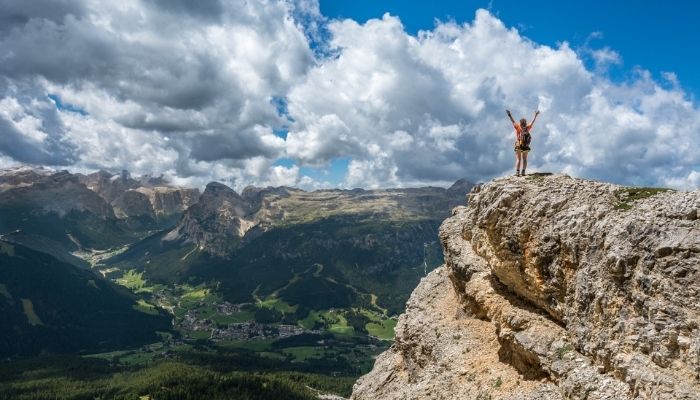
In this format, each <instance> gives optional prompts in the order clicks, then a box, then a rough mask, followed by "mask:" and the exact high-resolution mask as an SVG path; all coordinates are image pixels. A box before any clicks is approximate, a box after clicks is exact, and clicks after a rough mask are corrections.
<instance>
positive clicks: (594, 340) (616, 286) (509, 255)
mask: <svg viewBox="0 0 700 400" xmlns="http://www.w3.org/2000/svg"><path fill="white" fill-rule="evenodd" d="M699 213H700V190H696V191H693V192H677V191H670V190H661V189H649V188H629V187H622V186H617V185H612V184H608V183H601V182H594V181H586V180H580V179H573V178H570V177H568V176H565V175H548V176H545V175H534V176H529V177H525V178H522V177H521V178H516V177H508V178H501V179H497V180H495V181H492V182H490V183H488V184H485V185H483V186H477V187H475V188H474V189H473V191H472V192H471V194H470V195H469V204H468V206H467V207H457V208H456V209H455V210H454V211H453V216H452V217H450V218H448V219H447V220H446V221H445V222H444V223H443V224H442V227H441V229H440V239H441V241H442V243H443V248H444V255H445V265H444V266H443V267H440V268H438V269H437V270H436V271H434V272H433V273H431V274H430V275H429V276H428V277H427V278H425V279H424V280H423V281H422V282H421V284H420V285H419V286H418V287H417V288H416V290H415V291H414V293H413V295H412V296H411V299H410V300H409V302H408V304H407V308H406V313H405V314H404V315H402V316H401V317H400V319H399V323H398V325H397V327H396V338H395V343H394V344H393V346H392V347H391V349H390V350H388V351H387V352H385V353H384V354H382V355H381V356H380V357H379V358H378V359H377V362H376V363H375V366H374V369H373V370H372V372H370V373H369V374H368V375H366V376H364V377H363V378H361V379H360V380H359V381H358V383H357V384H356V386H355V388H354V392H353V397H352V398H353V399H358V400H359V399H375V398H382V399H401V398H411V399H419V398H420V399H423V398H425V399H437V398H440V399H462V398H491V399H698V398H700V279H699V278H700V219H699Z"/></svg>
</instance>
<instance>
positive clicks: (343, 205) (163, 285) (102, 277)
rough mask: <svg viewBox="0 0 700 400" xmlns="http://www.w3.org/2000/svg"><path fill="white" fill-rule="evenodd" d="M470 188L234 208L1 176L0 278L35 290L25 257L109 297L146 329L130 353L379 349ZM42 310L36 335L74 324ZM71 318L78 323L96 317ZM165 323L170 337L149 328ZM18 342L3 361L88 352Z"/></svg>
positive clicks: (162, 191)
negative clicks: (156, 349)
mask: <svg viewBox="0 0 700 400" xmlns="http://www.w3.org/2000/svg"><path fill="white" fill-rule="evenodd" d="M471 186H472V184H470V183H468V182H466V181H463V180H462V181H458V182H456V183H455V184H454V185H453V186H452V187H450V188H448V189H444V188H437V187H426V188H413V189H384V190H363V189H353V190H338V189H333V190H317V191H313V192H306V191H303V190H300V189H295V188H289V187H267V188H256V187H248V188H245V189H244V190H243V191H242V192H241V193H240V194H239V193H237V192H236V191H234V190H233V189H231V188H229V187H228V186H226V185H224V184H222V183H219V182H212V183H210V184H208V185H207V186H206V188H205V190H204V191H203V192H202V193H201V194H200V192H199V190H198V189H196V188H183V187H176V186H173V185H171V184H169V183H168V182H166V181H165V180H164V179H163V178H162V177H149V176H146V177H132V176H131V175H130V174H129V173H128V172H127V171H122V172H120V173H116V174H112V173H108V172H105V171H98V172H95V173H91V174H72V173H69V172H67V171H51V170H47V169H42V168H31V167H18V168H11V169H6V170H2V171H0V234H1V235H2V237H1V239H2V240H3V241H4V243H5V246H11V247H12V248H13V249H20V250H15V251H14V253H13V254H15V255H14V256H9V253H7V254H5V257H4V258H3V259H2V264H1V265H2V268H3V269H4V270H7V271H10V270H12V271H14V272H13V278H12V279H13V282H15V283H13V285H19V283H18V282H20V281H21V282H22V284H21V285H23V287H26V288H31V287H35V288H37V287H39V286H40V279H37V276H36V275H37V274H39V275H41V271H40V270H36V269H31V268H29V267H26V266H25V265H24V264H26V262H25V261H26V259H27V257H25V256H19V257H18V256H16V254H32V257H35V258H37V259H41V260H42V261H41V262H42V263H43V264H46V265H52V266H56V267H53V268H54V269H55V271H63V272H62V273H61V274H63V275H66V276H69V275H70V274H68V272H70V273H71V274H73V275H75V274H78V275H75V276H78V277H81V279H83V280H85V281H86V282H95V284H96V285H98V286H99V287H101V288H105V289H103V290H102V291H103V292H107V291H111V292H110V293H112V292H113V294H112V296H113V297H115V296H117V297H118V296H120V295H123V296H124V297H123V298H121V300H119V301H121V302H123V303H124V304H130V305H131V308H130V310H131V311H135V312H140V313H141V314H143V315H140V316H139V317H141V318H145V319H146V320H149V321H150V322H148V323H143V324H141V325H142V326H143V327H149V329H150V332H151V335H150V336H149V335H145V334H143V335H131V336H132V337H133V338H141V339H143V340H141V343H146V342H147V341H148V340H153V338H154V336H153V334H154V332H155V331H156V330H159V331H168V332H169V334H174V335H175V336H176V337H183V338H185V339H186V338H202V339H210V340H215V339H216V340H221V339H222V338H224V339H226V338H228V339H231V338H234V337H235V338H241V337H244V338H245V337H258V338H275V337H277V338H283V337H287V336H288V335H290V334H291V335H296V334H301V333H303V332H318V333H323V332H330V333H343V334H346V335H351V336H352V335H359V336H363V335H371V334H374V335H378V336H379V337H385V338H390V337H391V336H392V333H391V332H392V329H393V325H394V324H395V321H394V320H393V317H392V316H394V315H397V314H398V313H400V312H401V311H402V310H403V306H404V303H405V301H406V299H407V297H408V294H409V293H410V292H411V290H412V289H413V288H414V287H415V285H416V284H417V283H418V281H419V280H420V278H421V277H422V276H424V275H425V274H426V273H428V272H429V271H430V270H432V269H433V268H435V267H436V266H437V265H439V264H440V263H441V262H442V257H441V252H440V249H439V244H438V242H437V240H436V238H437V228H438V226H439V224H440V222H441V221H442V220H443V219H444V218H445V217H447V216H448V215H449V213H450V210H451V209H452V208H453V207H454V206H456V205H459V204H463V203H464V199H465V195H466V193H467V192H468V191H469V189H470V188H471ZM8 248H9V247H8ZM43 264H42V265H43ZM58 266H60V267H58ZM76 271H78V272H76ZM55 273H57V274H58V273H59V272H55ZM63 275H62V276H63ZM42 278H43V277H42ZM74 278H75V277H74ZM3 279H5V281H2V280H0V284H3V285H5V287H6V288H7V290H8V291H9V293H10V295H11V296H12V297H11V298H12V299H16V298H17V296H20V295H15V294H12V293H13V290H16V289H13V288H11V287H10V286H8V282H9V281H7V280H8V279H10V278H7V277H6V278H3ZM66 279H67V278H66ZM76 279H77V278H76ZM56 282H63V281H62V280H60V279H58V280H56ZM115 284H116V286H115ZM71 285H73V284H69V283H60V284H59V285H57V286H55V287H54V288H53V290H56V291H61V290H68V289H67V288H69V287H72V286H71ZM76 285H77V284H76ZM81 285H82V284H81ZM83 286H86V287H88V288H91V287H92V284H91V283H87V284H85V285H83ZM13 287H14V286H13ZM18 287H19V286H18ZM106 288H109V289H106ZM93 289H94V288H93ZM125 289H128V290H127V291H126V292H125ZM40 292H41V291H40V290H38V289H37V291H35V292H33V293H34V294H33V295H29V294H27V295H22V296H26V297H22V298H26V299H28V300H30V301H31V302H32V303H31V304H48V303H49V302H48V300H47V301H40V300H39V297H37V294H38V293H40ZM78 293H80V292H75V293H73V294H76V295H77V294H78ZM47 295H48V294H47ZM84 298H85V299H90V296H88V295H87V294H84ZM0 301H3V299H0ZM4 301H5V304H4V305H5V306H6V307H14V308H13V309H14V310H15V314H16V315H15V317H13V318H14V319H10V320H6V321H5V323H3V324H1V325H2V328H5V329H10V330H11V329H15V330H16V329H17V328H16V327H17V326H20V325H21V326H26V324H29V326H31V327H35V326H36V325H32V323H31V321H32V318H33V317H32V318H30V317H29V315H30V314H27V312H26V311H27V309H26V308H21V307H20V303H22V302H17V301H15V300H13V301H14V303H10V297H8V296H5V298H4ZM98 303H99V302H97V303H96V302H95V301H93V300H86V304H98ZM52 304H54V307H56V310H50V309H49V308H46V307H44V306H41V307H39V306H36V307H34V312H35V314H36V317H37V318H38V320H41V321H42V322H43V323H44V325H43V326H45V327H49V326H51V327H54V328H57V329H58V328H60V327H62V324H68V323H69V320H68V319H60V318H59V319H50V318H48V317H46V316H45V315H44V314H45V313H53V314H61V312H64V311H65V312H66V313H68V312H74V311H75V310H69V309H70V308H71V307H73V306H74V305H75V304H73V303H71V304H72V305H70V304H67V303H66V304H64V303H61V302H54V303H52ZM99 304H102V303H99ZM122 305H123V304H122ZM101 307H104V309H102V310H101V312H102V313H103V314H104V313H108V314H111V315H121V317H119V320H120V321H122V322H124V321H126V320H128V319H130V318H133V316H131V315H128V313H126V314H125V313H124V312H122V311H123V310H122V311H119V310H120V308H119V307H117V306H116V305H115V304H107V303H105V304H102V306H101ZM120 307H121V306H120ZM81 310H82V311H81V313H82V315H84V316H86V318H89V316H90V315H93V314H96V313H98V312H99V310H98V309H97V308H85V307H83V308H82V309H81ZM221 310H228V311H221ZM232 310H233V311H232ZM166 312H167V313H169V314H170V318H171V319H172V320H173V322H172V323H173V325H172V327H164V326H163V325H162V318H163V316H164V315H165V313H166ZM120 313H121V314H120ZM23 315H24V317H23ZM66 315H68V314H66ZM23 318H24V320H23ZM97 320H99V318H97ZM134 320H136V319H134ZM22 321H24V322H23V324H20V325H17V324H18V323H19V322H22ZM46 321H50V322H46ZM61 321H63V322H61ZM251 323H252V324H253V326H252V327H251V326H250V324H251ZM246 324H248V325H246ZM255 324H258V325H255ZM77 328H79V327H77ZM77 328H76V329H77ZM156 328H157V329H156ZM22 329H24V328H22ZM32 329H34V328H32ZM241 331H242V332H243V333H241ZM31 332H33V331H31V330H27V329H25V330H23V331H22V334H21V336H22V337H24V338H31V340H34V339H36V343H34V345H33V347H31V346H30V347H28V349H29V350H27V351H21V352H15V353H13V352H12V351H9V350H7V349H5V354H21V355H25V354H39V353H41V352H49V353H51V352H61V349H62V350H63V351H68V352H74V351H89V349H94V348H96V347H90V346H87V345H86V346H85V347H84V348H78V347H75V346H72V345H65V346H63V347H61V346H53V344H52V343H50V342H51V340H52V339H51V338H50V335H44V334H40V335H38V336H37V337H36V338H35V335H33V334H32V333H31ZM109 332H111V334H110V333H109ZM280 332H282V333H280ZM42 335H43V336H42ZM122 335H123V332H122V331H119V330H118V329H105V330H104V331H101V332H99V333H95V334H94V335H92V336H93V338H94V339H95V340H98V341H99V342H100V343H102V344H104V346H103V348H107V347H110V346H112V347H113V348H116V347H118V346H119V345H123V344H124V343H121V342H119V340H117V338H119V337H121V336H122ZM76 337H80V336H79V335H77V336H76ZM28 340H29V339H28ZM134 340H135V339H134ZM136 342H138V340H137V341H136ZM32 349H33V350H32ZM32 351H33V352H32Z"/></svg>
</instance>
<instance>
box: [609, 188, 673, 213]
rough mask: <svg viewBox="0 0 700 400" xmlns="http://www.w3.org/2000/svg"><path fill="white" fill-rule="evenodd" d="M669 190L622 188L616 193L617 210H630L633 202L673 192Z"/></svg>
mask: <svg viewBox="0 0 700 400" xmlns="http://www.w3.org/2000/svg"><path fill="white" fill-rule="evenodd" d="M671 190H672V189H667V188H650V187H631V188H622V189H618V190H616V191H615V197H616V198H617V200H618V203H617V204H615V209H616V210H629V209H630V208H632V202H634V201H637V200H642V199H646V198H649V197H651V196H654V195H657V194H659V193H664V192H668V191H671Z"/></svg>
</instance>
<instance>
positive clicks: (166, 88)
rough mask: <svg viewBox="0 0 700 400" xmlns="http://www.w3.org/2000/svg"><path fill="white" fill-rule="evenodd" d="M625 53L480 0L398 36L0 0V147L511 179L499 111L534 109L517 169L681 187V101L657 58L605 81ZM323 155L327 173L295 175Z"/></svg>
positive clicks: (684, 180) (24, 152) (329, 23)
mask: <svg viewBox="0 0 700 400" xmlns="http://www.w3.org/2000/svg"><path fill="white" fill-rule="evenodd" d="M592 37H594V38H600V35H599V34H595V35H593V36H592ZM584 60H592V61H593V62H594V65H593V67H590V68H587V67H586V63H585V62H584ZM621 63H622V56H621V55H620V54H619V53H617V52H616V51H615V50H613V49H610V48H608V47H603V48H600V49H594V48H592V47H591V46H590V45H589V44H587V45H586V47H585V49H578V50H575V49H571V48H570V47H569V46H568V44H566V43H565V42H564V43H562V44H560V45H558V46H557V47H549V46H544V45H540V44H538V43H535V42H533V41H531V40H529V39H527V38H526V37H524V36H523V35H521V34H520V32H518V31H517V30H516V29H514V28H509V27H507V26H505V25H504V24H503V22H502V21H500V20H499V19H498V18H496V17H495V16H494V15H492V14H490V13H489V12H488V11H486V10H479V11H477V13H476V16H475V18H474V20H473V21H470V22H468V23H463V24H458V23H455V22H449V23H437V24H436V26H435V27H434V29H431V30H428V31H422V32H419V33H418V34H417V35H410V34H408V33H406V31H405V29H404V27H403V25H402V23H401V21H400V19H399V18H397V17H395V16H391V15H388V14H387V15H384V16H383V17H382V18H381V19H373V20H369V21H367V22H366V23H364V24H359V23H357V22H355V21H353V20H329V19H327V18H326V17H324V16H323V15H321V14H320V11H319V5H318V2H317V1H316V0H294V1H292V0H289V1H275V0H247V1H245V0H235V1H221V0H206V1H200V2H190V1H180V0H178V1H163V0H124V1H120V2H116V3H105V2H99V1H97V0H56V1H41V2H24V1H15V0H9V1H4V2H3V3H2V4H1V5H0V161H2V162H1V164H3V165H6V164H11V163H12V162H25V163H34V164H43V165H49V166H69V167H71V168H73V169H77V170H87V169H96V168H106V169H113V170H120V169H123V168H126V169H129V170H131V171H132V172H133V173H135V174H156V175H160V174H161V173H163V174H165V175H166V176H168V177H170V178H171V179H173V180H174V181H175V182H177V183H181V184H188V185H198V186H201V185H203V184H205V183H206V182H207V181H209V180H220V181H224V182H226V183H228V184H230V185H233V186H234V187H236V188H237V189H241V188H243V187H244V186H246V185H248V184H255V185H288V186H302V187H305V188H318V187H320V186H324V185H336V184H339V185H341V186H347V187H387V186H414V185H425V184H442V185H447V184H449V183H451V182H453V181H454V180H456V179H459V178H462V177H467V178H469V179H471V180H474V181H480V180H485V179H489V178H491V177H494V176H497V175H500V174H504V173H510V170H511V169H512V164H513V158H514V157H513V154H512V145H513V136H514V135H513V132H512V127H511V126H510V124H509V122H508V120H507V118H506V116H505V109H506V108H509V109H511V110H512V111H513V112H514V114H515V116H516V117H520V116H523V117H526V118H528V119H530V118H531V115H532V113H533V112H534V110H535V109H537V108H539V109H540V110H541V111H542V115H541V116H540V118H539V119H538V122H537V125H536V126H535V129H534V131H533V149H534V150H533V152H532V154H531V158H530V168H529V169H530V170H548V171H564V172H567V173H570V174H572V175H576V176H581V177H587V178H595V179H603V180H611V181H615V182H619V183H627V184H644V185H666V186H672V187H697V186H698V181H699V179H700V178H699V176H700V171H699V169H700V168H699V165H700V155H699V152H697V145H696V144H697V143H698V141H699V139H700V137H699V132H700V113H699V112H698V108H697V106H696V105H694V104H693V103H692V101H690V100H689V99H688V95H687V94H686V93H685V92H684V91H683V89H682V86H681V84H680V82H678V80H677V78H676V77H675V75H674V74H673V73H672V72H667V73H664V75H663V82H657V81H655V80H654V79H653V78H652V77H651V76H650V74H649V73H648V72H646V71H644V70H642V69H637V70H635V72H634V73H633V74H632V77H631V78H629V79H628V80H627V81H624V82H616V81H612V80H611V79H610V78H608V77H607V69H608V68H609V67H611V66H620V65H621ZM50 96H51V97H50ZM282 158H284V159H285V160H292V162H293V164H291V165H284V166H283V165H279V164H278V162H277V161H278V160H280V159H282ZM337 159H349V162H348V169H347V172H346V175H345V178H344V180H343V181H342V182H320V181H317V180H314V179H312V178H310V177H308V176H304V174H303V173H302V171H303V170H304V167H311V168H316V169H323V168H327V167H329V166H330V165H332V164H333V162H334V160H337Z"/></svg>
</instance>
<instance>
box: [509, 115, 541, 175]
mask: <svg viewBox="0 0 700 400" xmlns="http://www.w3.org/2000/svg"><path fill="white" fill-rule="evenodd" d="M506 114H508V118H510V122H512V123H513V127H514V128H515V176H525V169H526V168H527V153H528V152H529V151H530V140H531V139H532V136H531V135H530V131H531V130H532V126H533V125H535V120H536V119H537V116H538V115H540V111H539V110H537V111H535V116H534V117H533V118H532V122H531V123H530V125H528V124H527V120H526V119H525V118H521V119H520V123H517V122H515V120H514V119H513V115H512V114H511V113H510V110H506ZM521 165H522V170H521V169H520V166H521Z"/></svg>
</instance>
